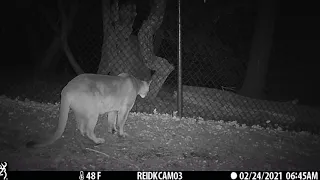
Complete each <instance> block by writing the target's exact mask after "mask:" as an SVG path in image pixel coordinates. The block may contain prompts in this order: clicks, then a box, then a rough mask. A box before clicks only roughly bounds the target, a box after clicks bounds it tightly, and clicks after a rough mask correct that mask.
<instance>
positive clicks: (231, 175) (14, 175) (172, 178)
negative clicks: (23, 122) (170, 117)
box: [0, 171, 319, 180]
mask: <svg viewBox="0 0 320 180" xmlns="http://www.w3.org/2000/svg"><path fill="white" fill-rule="evenodd" d="M318 173H319V171H303V172H302V171H296V172H293V171H292V172H291V171H269V172H268V171H264V172H262V171H261V172H259V171H247V172H240V171H235V172H231V171H7V172H6V174H3V173H2V174H0V180H1V175H2V176H3V175H6V179H7V180H12V179H29V178H30V179H46V178H54V179H60V178H66V179H68V180H72V179H78V180H107V179H117V178H125V179H137V180H188V179H190V180H191V179H192V180H197V179H199V180H200V179H201V180H202V179H210V180H211V179H231V180H234V179H240V180H250V179H270V180H282V179H288V180H289V179H291V180H294V179H310V180H318V179H319V176H318Z"/></svg>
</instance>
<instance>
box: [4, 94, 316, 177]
mask: <svg viewBox="0 0 320 180" xmlns="http://www.w3.org/2000/svg"><path fill="white" fill-rule="evenodd" d="M58 109H59V104H55V105H53V104H41V103H36V102H31V101H18V100H11V99H9V98H6V97H3V96H2V97H1V98H0V134H1V135H0V161H1V162H3V161H7V162H8V166H9V170H78V171H79V170H88V171H89V170H140V171H142V170H145V171H148V170H159V171H160V170H179V171H181V170H204V171H212V170H319V169H320V163H319V159H320V138H319V136H317V135H311V134H309V133H307V132H300V133H296V132H288V131H282V130H281V129H277V130H275V129H264V128H261V127H259V126H253V127H247V126H245V125H239V124H237V123H236V122H223V121H222V120H221V121H204V120H202V119H201V118H198V119H191V118H182V119H181V120H179V119H178V118H176V117H173V116H171V115H161V114H158V113H157V112H154V113H153V114H144V113H131V114H130V115H129V117H128V120H127V123H126V125H125V131H126V132H127V133H128V134H129V135H130V136H129V137H127V138H119V137H118V136H116V135H112V134H109V133H107V130H106V124H104V123H103V120H106V118H105V117H103V116H101V117H100V119H99V122H98V125H97V127H96V134H97V135H98V137H103V138H105V140H106V142H105V143H104V144H101V145H99V146H94V144H93V143H92V142H91V141H90V140H88V139H87V138H85V137H82V136H81V135H80V133H79V131H78V130H76V126H75V120H74V115H73V113H72V112H71V113H69V121H68V123H67V127H66V130H65V132H64V134H63V137H62V138H60V139H59V140H57V141H56V142H55V143H54V144H52V145H49V146H48V147H45V148H37V149H27V148H26V147H25V144H26V142H28V141H30V140H32V139H33V138H39V137H40V134H44V135H45V136H48V135H50V134H51V133H53V132H54V130H55V128H56V125H57V121H58Z"/></svg>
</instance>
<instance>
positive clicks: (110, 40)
mask: <svg viewBox="0 0 320 180" xmlns="http://www.w3.org/2000/svg"><path fill="white" fill-rule="evenodd" d="M102 13H103V35H104V37H103V44H102V51H101V52H102V54H101V61H100V64H99V69H98V74H110V75H118V74H120V73H122V72H126V73H129V74H131V75H133V76H135V77H136V78H138V79H141V80H148V79H150V77H151V71H150V70H149V69H148V68H147V67H146V65H145V64H144V63H143V61H142V58H141V55H140V50H139V43H138V38H137V36H134V35H131V33H132V25H133V22H134V19H135V16H136V7H135V5H134V4H130V3H127V4H124V5H122V6H121V7H118V1H115V2H114V4H112V6H111V5H110V1H109V0H102Z"/></svg>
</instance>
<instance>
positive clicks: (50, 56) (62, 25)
mask: <svg viewBox="0 0 320 180" xmlns="http://www.w3.org/2000/svg"><path fill="white" fill-rule="evenodd" d="M68 3H69V4H66V3H65V2H63V1H62V0H58V10H59V14H58V17H59V18H58V19H59V20H58V22H59V23H56V21H55V18H54V14H53V12H51V11H50V10H49V9H48V8H47V7H45V6H41V5H39V10H40V11H41V12H42V13H43V14H44V15H45V17H46V19H47V22H48V23H49V25H50V26H51V28H52V29H53V30H54V32H55V36H54V38H53V40H52V42H51V44H50V46H49V48H48V49H47V50H46V53H45V58H44V59H43V60H42V62H41V64H40V66H39V68H40V70H46V69H48V68H52V67H50V66H51V65H52V62H53V61H55V58H54V57H55V56H56V55H57V54H60V53H61V50H63V51H64V52H65V54H66V56H67V57H68V60H69V62H70V64H71V66H72V68H73V70H74V71H75V72H76V73H77V74H82V73H83V70H82V69H81V67H80V66H79V64H78V63H77V62H76V60H75V58H74V56H73V54H72V53H71V50H70V48H69V45H68V35H69V33H70V31H71V29H72V27H73V20H74V17H75V15H76V13H77V10H78V7H79V4H78V3H79V2H78V0H73V1H68ZM68 8H69V11H67V10H68ZM56 60H59V59H56Z"/></svg>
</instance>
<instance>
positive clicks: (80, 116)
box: [26, 73, 151, 147]
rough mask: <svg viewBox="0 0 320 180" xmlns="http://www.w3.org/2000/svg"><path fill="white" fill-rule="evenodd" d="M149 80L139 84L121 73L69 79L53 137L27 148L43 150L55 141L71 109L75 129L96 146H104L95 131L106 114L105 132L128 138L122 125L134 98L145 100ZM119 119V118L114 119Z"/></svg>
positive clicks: (80, 76) (63, 127) (89, 75)
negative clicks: (138, 97) (99, 119)
mask: <svg viewBox="0 0 320 180" xmlns="http://www.w3.org/2000/svg"><path fill="white" fill-rule="evenodd" d="M150 84H151V81H149V82H146V81H141V80H138V79H136V78H135V77H133V76H131V75H129V74H127V73H121V74H119V75H118V76H109V75H98V74H81V75H79V76H77V77H75V78H74V79H72V80H71V81H70V82H69V83H68V84H67V85H66V86H65V87H64V88H63V89H62V91H61V105H60V117H59V124H58V128H57V130H56V132H55V133H54V135H53V136H52V137H50V138H49V139H47V140H44V141H30V142H28V143H27V144H26V146H27V147H44V146H46V145H49V144H52V143H53V142H55V141H56V140H57V139H58V138H60V136H61V135H62V133H63V132H64V130H65V127H66V124H67V120H68V113H69V110H70V108H71V109H72V110H73V112H74V114H75V117H76V121H77V125H78V129H79V130H80V133H81V134H82V135H83V136H84V135H85V134H86V135H87V136H88V137H89V139H91V140H92V141H93V142H95V143H96V144H101V143H104V142H105V140H104V139H103V138H97V137H96V135H95V134H94V129H95V126H96V124H97V121H98V117H99V115H100V114H105V113H108V132H110V133H113V132H118V133H119V136H120V137H125V136H127V133H125V132H124V130H123V126H124V124H125V122H126V120H127V117H128V114H129V111H130V110H131V108H132V107H133V105H134V103H135V100H136V97H137V95H140V96H141V97H142V98H144V97H145V96H146V95H147V93H148V92H149V86H150ZM117 116H118V118H117ZM117 127H118V128H119V131H118V130H117Z"/></svg>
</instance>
